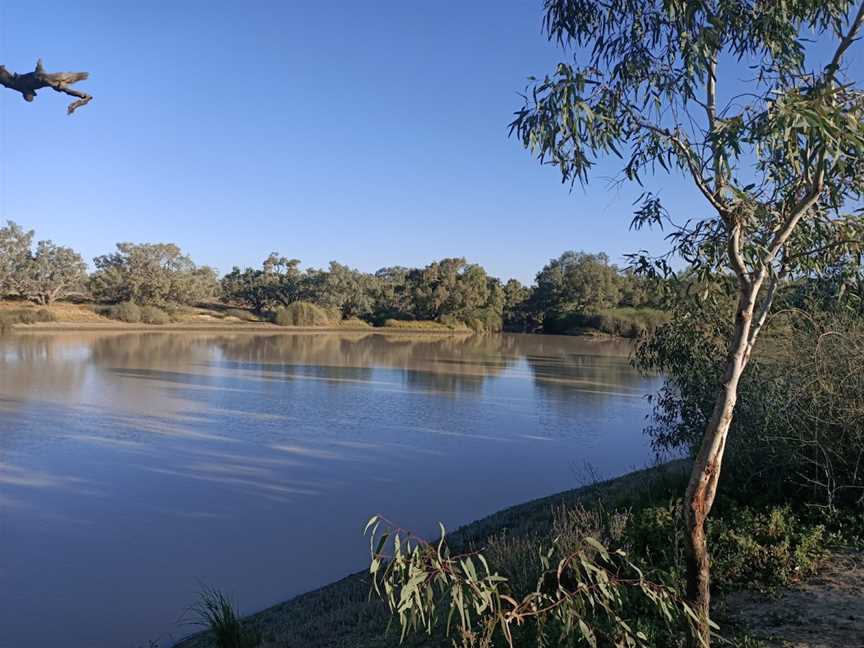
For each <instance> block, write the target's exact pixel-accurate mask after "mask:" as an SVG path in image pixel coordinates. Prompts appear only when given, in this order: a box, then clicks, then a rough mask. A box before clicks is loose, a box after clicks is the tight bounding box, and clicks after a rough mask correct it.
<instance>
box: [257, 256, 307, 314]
mask: <svg viewBox="0 0 864 648" xmlns="http://www.w3.org/2000/svg"><path fill="white" fill-rule="evenodd" d="M262 272H263V276H262V280H263V282H264V284H265V285H266V286H268V288H267V290H268V291H269V300H270V303H271V304H281V305H282V306H288V305H289V304H292V303H294V302H295V301H297V300H299V299H303V298H304V297H305V294H304V288H303V273H302V272H301V271H300V259H289V258H288V257H283V256H280V255H279V254H278V253H277V252H273V253H271V254H270V256H268V257H267V258H266V259H265V260H264V264H263V266H262Z"/></svg>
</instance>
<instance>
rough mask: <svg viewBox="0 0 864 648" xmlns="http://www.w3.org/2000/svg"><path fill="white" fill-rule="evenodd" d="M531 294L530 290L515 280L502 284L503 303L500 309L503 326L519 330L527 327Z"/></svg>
mask: <svg viewBox="0 0 864 648" xmlns="http://www.w3.org/2000/svg"><path fill="white" fill-rule="evenodd" d="M531 294H532V291H531V289H530V288H528V287H527V286H523V285H522V283H521V282H520V281H518V280H517V279H510V280H509V281H508V282H507V283H506V284H504V303H503V306H502V309H501V311H502V318H503V320H504V324H508V325H512V326H516V327H519V328H524V327H526V326H528V325H529V317H530V310H529V306H528V301H529V299H530V298H531Z"/></svg>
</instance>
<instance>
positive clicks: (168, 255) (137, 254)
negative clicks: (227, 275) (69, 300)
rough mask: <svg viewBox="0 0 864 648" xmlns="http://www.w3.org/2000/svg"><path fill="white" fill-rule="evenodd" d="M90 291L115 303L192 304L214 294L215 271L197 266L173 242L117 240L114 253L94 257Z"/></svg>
mask: <svg viewBox="0 0 864 648" xmlns="http://www.w3.org/2000/svg"><path fill="white" fill-rule="evenodd" d="M94 263H95V265H96V268H97V271H96V272H95V273H93V275H92V276H91V278H90V291H91V292H92V293H93V296H94V298H96V300H97V301H101V302H107V303H112V304H116V303H119V302H134V303H136V304H142V305H146V304H152V305H159V304H166V303H177V304H195V303H198V302H201V301H203V300H205V299H209V298H210V297H212V296H213V295H214V294H215V291H216V288H217V283H216V274H215V272H214V271H213V270H212V269H210V268H206V267H202V268H199V267H198V266H196V265H195V263H193V261H192V259H190V258H189V257H188V256H187V255H185V254H183V252H182V251H181V250H180V248H179V247H178V246H176V245H174V244H173V243H142V244H134V243H118V244H117V252H114V253H113V254H107V255H104V256H99V257H96V258H95V259H94Z"/></svg>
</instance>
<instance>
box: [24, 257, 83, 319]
mask: <svg viewBox="0 0 864 648" xmlns="http://www.w3.org/2000/svg"><path fill="white" fill-rule="evenodd" d="M86 281H87V264H86V263H84V259H82V258H81V255H80V254H78V253H77V252H76V251H75V250H73V249H72V248H68V247H63V246H60V245H56V244H55V243H53V242H52V241H39V243H37V245H36V251H35V252H33V253H32V254H31V255H29V256H28V257H27V260H26V262H25V263H24V264H23V265H22V267H21V268H20V270H19V272H18V273H17V275H16V277H15V289H16V291H17V292H18V293H19V294H21V295H22V296H24V297H26V298H27V299H29V300H31V301H34V302H36V303H37V304H41V305H43V306H50V305H51V304H53V303H54V302H55V301H56V300H58V299H63V298H64V297H68V296H69V295H70V294H72V293H74V292H76V291H80V290H81V289H82V288H83V287H84V285H85V283H86Z"/></svg>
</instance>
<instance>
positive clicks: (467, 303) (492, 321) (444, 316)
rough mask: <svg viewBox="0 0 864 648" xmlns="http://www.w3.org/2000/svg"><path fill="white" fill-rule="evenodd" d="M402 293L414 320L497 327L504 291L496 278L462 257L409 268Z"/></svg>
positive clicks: (489, 327)
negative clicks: (404, 292) (405, 294)
mask: <svg viewBox="0 0 864 648" xmlns="http://www.w3.org/2000/svg"><path fill="white" fill-rule="evenodd" d="M406 292H407V295H408V301H409V302H410V305H411V312H412V315H413V317H414V319H418V320H438V321H443V320H448V319H452V320H455V321H460V322H466V323H470V322H472V321H474V322H476V323H477V325H478V326H480V325H481V323H482V328H484V329H486V330H488V329H499V328H500V327H501V311H502V309H503V305H504V292H503V289H502V287H501V285H500V282H499V281H498V280H497V279H493V278H491V277H489V276H488V275H487V274H486V271H485V270H484V269H483V268H482V267H481V266H479V265H476V264H471V263H468V262H467V261H466V260H465V259H463V258H447V259H442V260H440V261H435V262H433V263H430V264H429V265H427V266H426V267H425V268H416V269H413V270H411V271H410V272H409V273H408V275H407V277H406Z"/></svg>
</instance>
